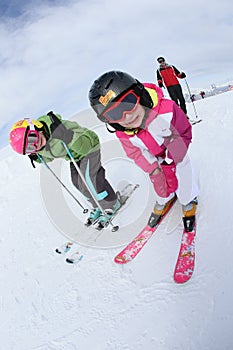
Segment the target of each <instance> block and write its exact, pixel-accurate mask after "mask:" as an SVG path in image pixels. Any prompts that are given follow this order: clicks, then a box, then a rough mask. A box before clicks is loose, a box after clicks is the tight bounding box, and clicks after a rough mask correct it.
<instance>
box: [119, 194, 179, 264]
mask: <svg viewBox="0 0 233 350" xmlns="http://www.w3.org/2000/svg"><path fill="white" fill-rule="evenodd" d="M175 202H176V201H175V200H174V201H173V202H172V203H171V204H170V206H169V207H168V209H167V211H166V213H165V214H164V215H163V216H162V218H161V220H160V221H159V223H158V224H157V225H156V226H154V227H151V226H149V225H148V224H147V225H146V226H145V227H144V228H143V229H142V231H141V232H140V233H139V234H138V235H137V237H135V238H134V239H133V240H132V241H131V242H130V243H129V244H128V245H127V246H126V247H125V248H124V249H123V250H122V251H121V252H120V253H119V254H117V256H116V257H115V258H114V261H115V262H116V263H117V264H126V263H128V262H129V261H131V260H133V259H134V258H135V257H136V256H137V255H138V253H139V252H140V251H141V249H142V248H143V247H144V245H145V244H146V243H147V242H148V241H149V239H150V238H151V236H152V235H153V233H154V232H155V231H156V230H157V228H158V227H159V225H160V224H161V222H162V221H163V219H164V218H165V217H166V216H167V214H168V213H169V211H170V209H171V208H172V207H173V205H174V203H175Z"/></svg>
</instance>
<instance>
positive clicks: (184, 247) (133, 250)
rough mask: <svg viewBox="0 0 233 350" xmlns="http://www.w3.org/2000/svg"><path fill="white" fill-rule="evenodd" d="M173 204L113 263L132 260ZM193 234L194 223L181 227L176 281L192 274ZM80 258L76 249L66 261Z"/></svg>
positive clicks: (76, 260)
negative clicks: (189, 226) (156, 222)
mask: <svg viewBox="0 0 233 350" xmlns="http://www.w3.org/2000/svg"><path fill="white" fill-rule="evenodd" d="M174 204H175V201H174V202H172V203H171V204H170V206H169V207H168V208H167V211H166V213H165V214H164V215H163V216H162V218H161V220H160V221H159V223H158V224H157V225H156V226H154V227H150V226H149V225H146V226H145V227H144V228H143V229H142V230H141V232H140V233H139V234H138V235H137V236H136V237H135V238H134V239H133V240H132V241H131V242H130V243H129V244H128V245H127V246H126V247H125V248H124V249H123V250H122V251H121V252H120V253H118V254H117V255H116V257H115V258H114V261H115V263H117V264H127V263H128V262H130V261H132V260H133V259H134V258H135V257H136V256H137V255H138V253H139V252H140V251H141V250H142V248H143V247H144V245H145V244H146V243H147V242H148V241H149V239H150V238H151V237H152V235H153V234H154V233H155V232H156V231H157V229H158V227H159V226H160V224H161V223H162V221H163V220H164V219H165V217H166V216H167V215H168V213H169V212H170V210H171V208H172V207H173V205H174ZM195 235H196V225H194V226H193V229H192V230H191V231H186V230H185V228H184V229H183V233H182V239H181V244H180V249H179V254H178V258H177V262H176V266H175V269H174V275H173V278H174V281H175V282H176V283H185V282H187V281H188V280H189V279H190V278H191V276H192V274H193V271H194V264H195ZM72 245H73V243H71V242H67V243H66V244H65V245H63V246H62V247H61V249H56V252H57V253H59V254H64V253H67V252H68V251H69V250H70V249H71V247H72ZM82 259H83V255H81V254H80V253H79V251H76V252H75V253H74V254H73V255H71V256H70V257H68V258H67V259H66V262H67V263H70V264H75V263H79V262H80V261H81V260H82Z"/></svg>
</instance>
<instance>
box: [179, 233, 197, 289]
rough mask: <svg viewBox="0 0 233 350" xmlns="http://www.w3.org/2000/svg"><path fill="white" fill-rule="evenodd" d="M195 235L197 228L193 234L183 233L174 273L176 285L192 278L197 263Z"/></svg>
mask: <svg viewBox="0 0 233 350" xmlns="http://www.w3.org/2000/svg"><path fill="white" fill-rule="evenodd" d="M195 234H196V228H195V226H194V229H193V231H192V232H186V231H185V230H184V231H183V235H182V240H181V245H180V251H179V255H178V258H177V262H176V267H175V271H174V281H175V282H176V283H185V282H187V281H188V280H189V279H190V278H191V277H192V274H193V271H194V263H195Z"/></svg>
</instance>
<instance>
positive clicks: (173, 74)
mask: <svg viewBox="0 0 233 350" xmlns="http://www.w3.org/2000/svg"><path fill="white" fill-rule="evenodd" d="M157 61H158V63H159V64H160V66H159V68H158V69H157V71H156V73H157V81H158V85H159V87H161V88H162V87H164V85H165V86H166V88H167V91H168V93H169V96H170V97H171V99H172V100H173V101H175V103H176V104H177V105H178V106H180V108H181V109H182V110H183V111H184V113H185V114H187V108H186V103H185V99H184V95H183V92H182V88H181V85H180V83H179V81H178V79H177V78H179V79H184V78H186V74H185V73H184V72H180V71H179V70H178V69H177V68H176V67H175V66H172V65H170V64H167V63H166V61H165V58H164V57H158V58H157Z"/></svg>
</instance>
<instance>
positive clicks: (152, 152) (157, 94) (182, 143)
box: [116, 83, 192, 174]
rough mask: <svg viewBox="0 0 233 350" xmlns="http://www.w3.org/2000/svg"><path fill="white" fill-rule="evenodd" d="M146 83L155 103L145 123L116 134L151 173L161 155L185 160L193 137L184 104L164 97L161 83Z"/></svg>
mask: <svg viewBox="0 0 233 350" xmlns="http://www.w3.org/2000/svg"><path fill="white" fill-rule="evenodd" d="M143 85H144V86H145V88H146V89H147V91H148V92H149V94H150V96H151V98H152V100H153V103H154V106H153V108H152V109H151V110H150V111H149V113H148V115H147V118H146V121H145V126H144V127H143V128H142V129H141V128H139V129H135V130H130V131H128V130H127V131H117V132H116V136H117V137H118V138H119V140H120V142H121V144H122V146H123V148H124V150H125V152H126V154H127V156H128V157H129V158H131V159H133V160H134V162H135V163H136V164H137V165H138V166H139V167H140V168H142V169H143V170H144V171H145V172H147V173H149V174H150V173H151V172H153V170H154V169H155V168H156V167H157V162H158V159H164V160H166V161H167V163H168V164H177V163H180V162H181V161H182V160H183V158H184V157H185V155H186V153H187V150H188V147H189V144H190V142H191V140H192V127H191V124H190V123H189V121H188V119H187V117H186V115H185V114H184V112H183V111H182V110H181V108H179V107H178V106H177V104H176V103H175V102H174V101H172V100H169V99H166V98H164V97H163V92H162V90H161V89H160V88H159V87H158V86H156V85H155V84H152V83H144V84H143ZM160 157H161V158H160Z"/></svg>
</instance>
